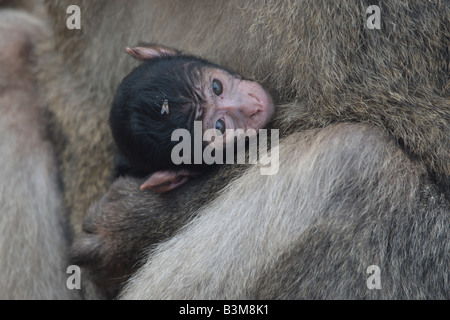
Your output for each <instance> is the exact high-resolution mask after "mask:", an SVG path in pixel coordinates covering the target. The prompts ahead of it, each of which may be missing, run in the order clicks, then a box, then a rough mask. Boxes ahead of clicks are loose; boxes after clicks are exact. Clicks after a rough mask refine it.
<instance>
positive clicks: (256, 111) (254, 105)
mask: <svg viewBox="0 0 450 320" xmlns="http://www.w3.org/2000/svg"><path fill="white" fill-rule="evenodd" d="M204 75H205V78H204V81H203V85H202V89H201V90H202V91H203V95H202V96H203V97H205V100H206V102H205V104H204V105H203V108H202V109H200V110H198V113H201V114H197V117H196V118H197V119H199V118H201V119H202V121H203V132H205V131H206V130H208V129H217V130H219V131H220V133H221V134H222V137H223V139H224V140H223V142H224V143H225V144H228V143H233V141H234V135H231V134H228V136H227V130H230V129H231V130H237V129H242V130H243V131H247V130H249V129H254V130H255V131H256V133H257V131H258V130H259V129H262V128H263V127H264V126H266V125H267V123H268V122H269V120H270V118H271V117H272V115H273V113H274V105H273V102H272V98H271V97H270V95H269V94H268V93H267V92H266V90H264V88H263V87H262V86H261V85H260V84H259V83H257V82H254V81H249V80H244V79H241V78H239V77H238V76H234V75H232V74H230V73H228V72H226V71H224V70H221V69H215V68H208V69H207V70H205V71H204ZM228 132H230V131H228ZM247 133H250V131H247ZM248 136H249V135H248Z"/></svg>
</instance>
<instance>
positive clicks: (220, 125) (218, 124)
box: [216, 119, 225, 134]
mask: <svg viewBox="0 0 450 320" xmlns="http://www.w3.org/2000/svg"><path fill="white" fill-rule="evenodd" d="M216 130H219V131H220V132H221V133H222V134H224V133H225V121H223V119H219V120H217V121H216Z"/></svg>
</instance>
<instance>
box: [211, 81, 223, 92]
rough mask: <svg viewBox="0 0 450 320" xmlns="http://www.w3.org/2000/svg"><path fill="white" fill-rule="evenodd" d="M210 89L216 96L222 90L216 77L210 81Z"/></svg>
mask: <svg viewBox="0 0 450 320" xmlns="http://www.w3.org/2000/svg"><path fill="white" fill-rule="evenodd" d="M212 89H213V92H214V94H215V95H216V96H220V95H221V94H222V92H223V86H222V82H220V81H219V80H217V79H214V80H213V83H212Z"/></svg>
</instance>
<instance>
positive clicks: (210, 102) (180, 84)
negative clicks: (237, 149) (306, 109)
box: [110, 45, 274, 193]
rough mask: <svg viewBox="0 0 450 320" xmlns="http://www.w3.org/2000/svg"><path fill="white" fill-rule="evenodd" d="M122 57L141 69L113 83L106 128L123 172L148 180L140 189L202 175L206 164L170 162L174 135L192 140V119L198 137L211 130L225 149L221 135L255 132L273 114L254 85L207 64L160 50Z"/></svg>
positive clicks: (226, 139) (169, 186)
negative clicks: (180, 131) (198, 129)
mask: <svg viewBox="0 0 450 320" xmlns="http://www.w3.org/2000/svg"><path fill="white" fill-rule="evenodd" d="M127 52H128V53H129V54H130V55H131V56H133V57H135V58H137V59H139V60H141V61H143V63H142V64H141V65H139V66H138V67H137V68H136V69H134V70H133V71H132V72H131V73H130V74H129V75H128V76H127V77H126V78H125V79H124V80H123V81H122V83H121V84H120V85H119V88H118V90H117V92H116V95H115V97H114V101H113V104H112V108H111V113H110V126H111V130H112V134H113V137H114V140H115V142H116V144H117V147H118V148H119V151H120V153H121V155H122V156H123V161H124V163H122V169H124V170H126V171H128V173H130V174H132V175H134V176H142V177H143V176H148V175H149V174H152V175H151V176H150V177H149V178H148V179H147V180H146V181H145V182H144V183H143V184H142V185H141V189H142V190H143V189H151V190H153V191H156V192H158V193H164V192H167V191H170V190H173V189H175V188H177V187H178V186H180V185H182V184H183V183H185V182H186V181H188V180H189V179H190V178H192V177H195V176H197V175H199V172H201V171H202V170H206V169H205V166H206V165H197V166H194V165H175V164H174V163H173V161H172V159H171V154H172V149H173V148H174V147H175V146H176V145H177V144H178V143H179V141H172V140H171V136H172V132H173V131H174V130H176V129H186V130H187V131H188V132H189V133H190V134H191V137H194V121H201V123H202V133H204V132H205V131H206V130H208V129H216V130H218V131H216V132H217V133H218V135H217V136H219V137H221V138H222V139H223V140H222V141H221V142H222V143H221V144H220V145H221V146H222V147H226V146H227V145H229V144H231V143H234V138H235V137H234V135H231V134H230V135H229V136H227V130H228V129H234V130H237V129H243V130H244V131H246V130H248V129H254V130H256V131H257V130H258V129H261V128H263V127H264V126H265V125H267V123H268V122H269V120H270V118H271V117H272V115H273V112H274V105H273V102H272V99H271V97H270V95H269V94H268V93H267V92H266V91H265V90H264V89H263V87H262V86H261V85H260V84H258V83H256V82H254V81H249V80H246V79H244V78H243V77H241V76H240V75H238V74H236V73H234V72H232V71H230V70H227V69H225V68H223V67H220V66H218V65H216V64H214V63H211V62H209V61H206V60H204V59H201V58H198V57H195V56H192V55H189V54H186V53H183V52H180V51H178V50H175V49H171V48H167V47H163V46H160V45H148V46H141V47H136V48H132V49H131V48H127ZM192 140H193V139H191V141H192ZM207 144H208V142H205V143H203V146H202V147H203V148H204V147H205V146H206V145H207ZM192 150H193V149H192ZM191 154H193V152H191ZM119 171H120V169H119ZM119 173H120V172H119Z"/></svg>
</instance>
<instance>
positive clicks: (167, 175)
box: [141, 169, 200, 194]
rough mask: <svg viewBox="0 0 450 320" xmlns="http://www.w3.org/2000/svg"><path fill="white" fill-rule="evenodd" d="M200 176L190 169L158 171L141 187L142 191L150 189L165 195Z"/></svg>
mask: <svg viewBox="0 0 450 320" xmlns="http://www.w3.org/2000/svg"><path fill="white" fill-rule="evenodd" d="M199 175H200V173H199V172H196V171H192V170H188V169H183V170H161V171H156V172H155V173H153V174H152V175H151V176H150V177H149V178H148V179H147V180H146V181H145V182H144V183H143V184H142V185H141V190H145V189H150V190H152V191H155V192H156V193H159V194H163V193H166V192H168V191H170V190H173V189H176V188H178V187H179V186H181V185H182V184H184V183H186V182H187V181H189V180H190V179H192V178H196V177H198V176H199Z"/></svg>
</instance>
